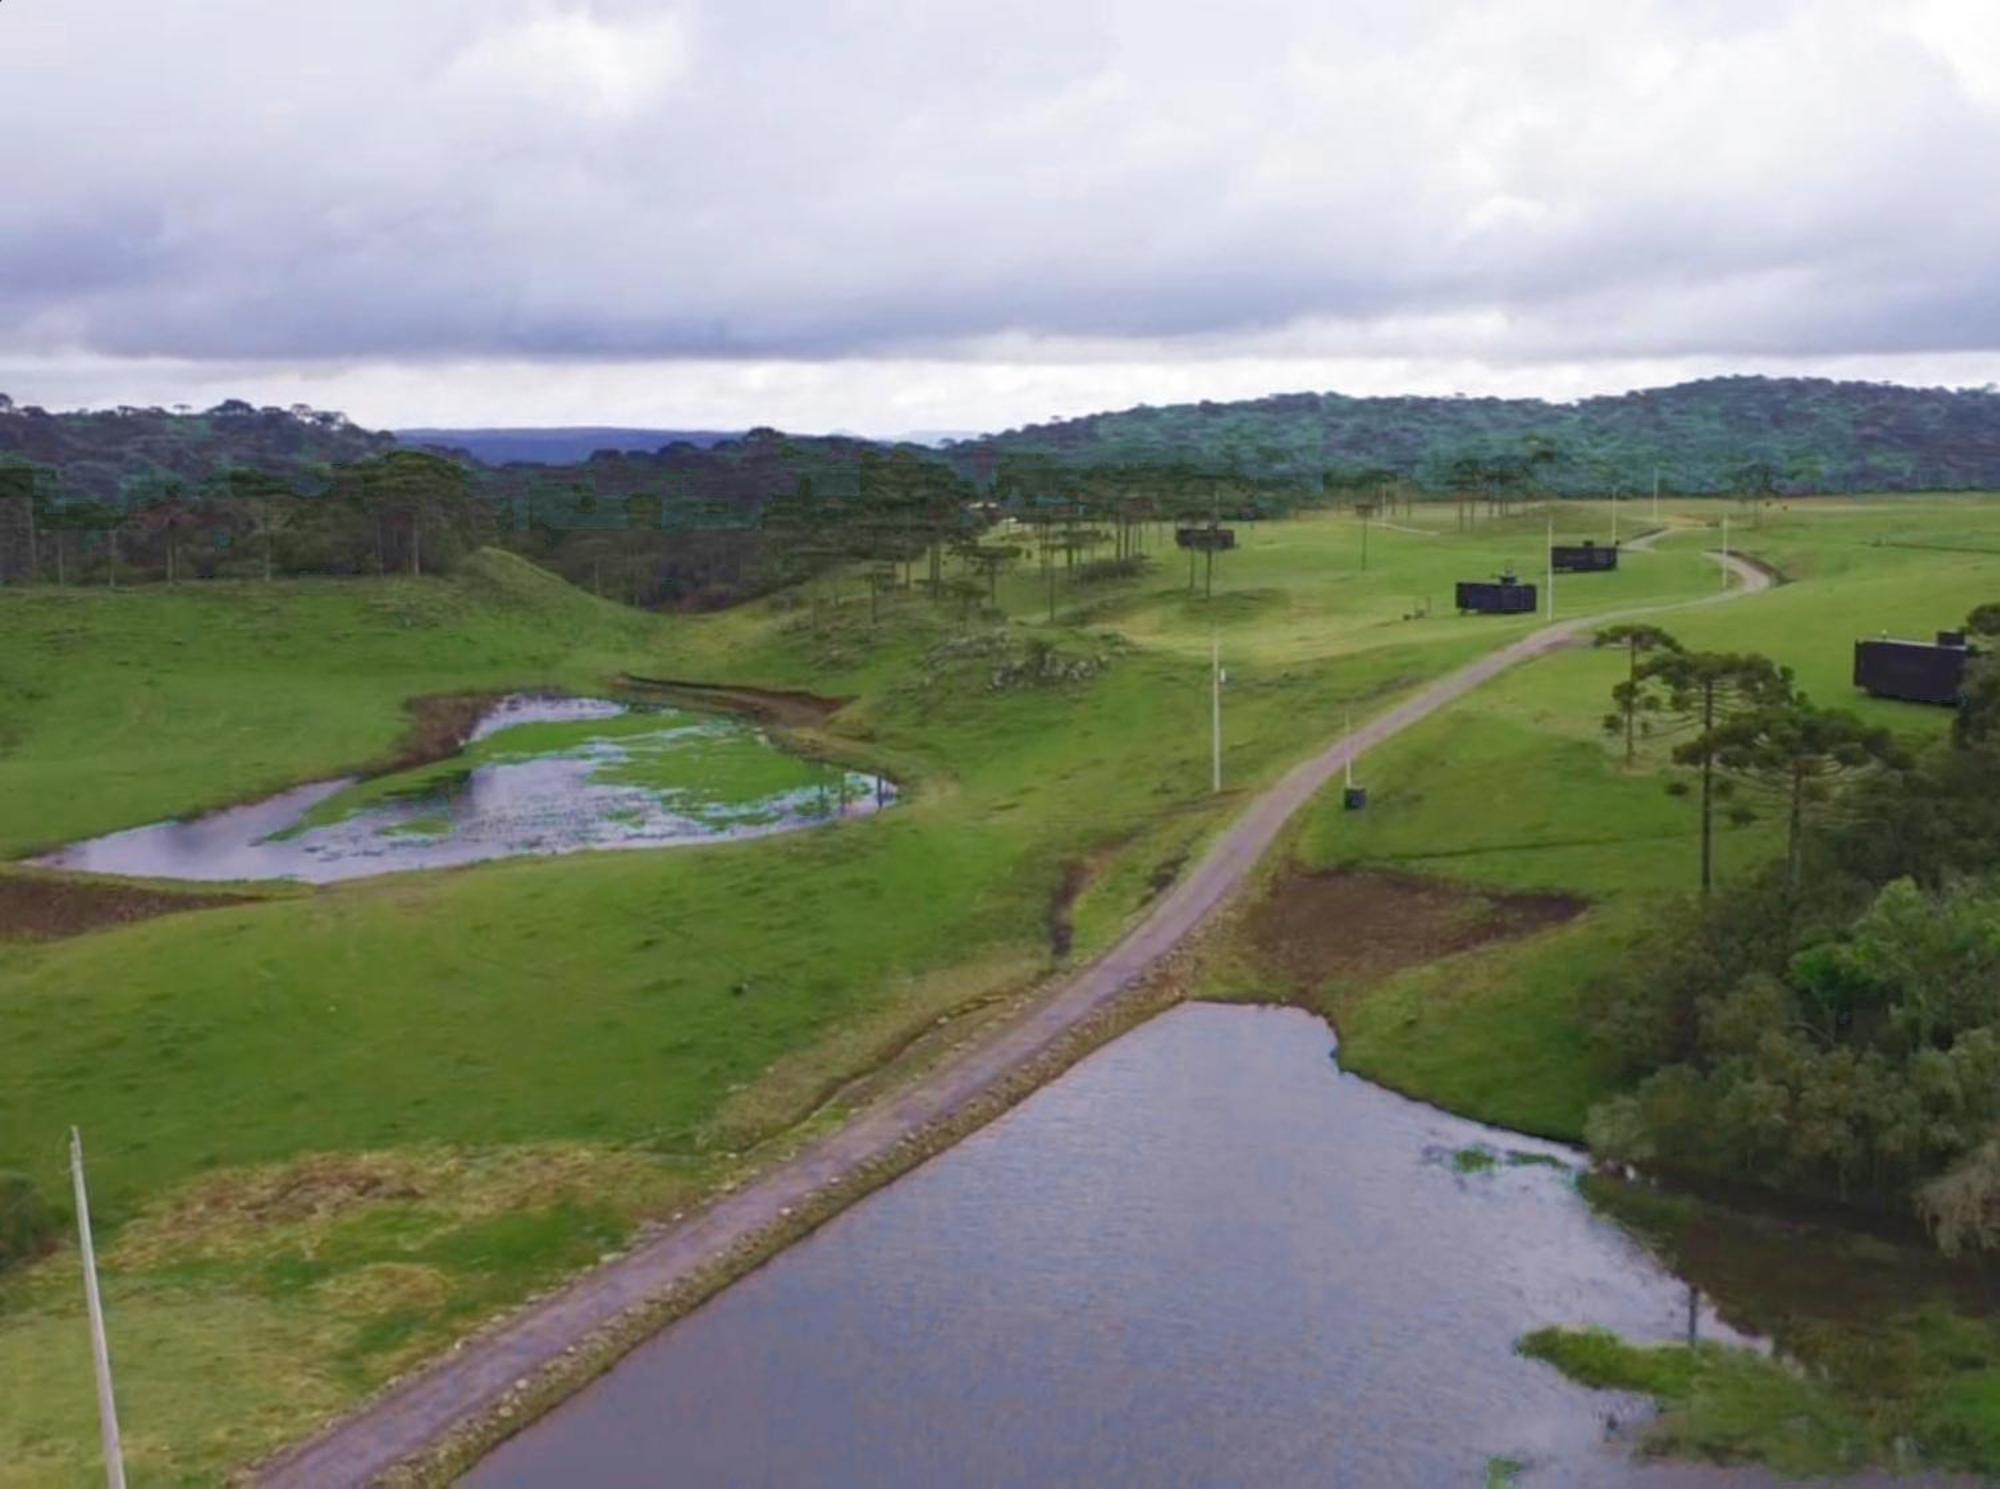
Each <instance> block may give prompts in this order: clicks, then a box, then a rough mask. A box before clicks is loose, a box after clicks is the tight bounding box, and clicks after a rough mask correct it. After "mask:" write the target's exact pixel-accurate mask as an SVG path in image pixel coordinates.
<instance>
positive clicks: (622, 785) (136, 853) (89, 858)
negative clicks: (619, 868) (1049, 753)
mask: <svg viewBox="0 0 2000 1489" xmlns="http://www.w3.org/2000/svg"><path fill="white" fill-rule="evenodd" d="M895 796H896V791H895V787H894V786H893V785H892V784H891V783H890V782H889V781H887V780H885V779H884V778H882V777H880V776H875V775H869V774H865V773H863V772H860V771H853V770H847V769H844V768H843V767H840V766H837V765H830V764H827V763H826V762H824V761H819V760H812V759H808V758H806V757H804V756H801V755H797V754H792V753H789V752H787V751H785V750H783V749H780V748H779V747H778V745H777V744H776V743H774V742H773V741H772V740H771V738H770V737H769V736H768V735H767V734H766V733H765V732H764V731H763V730H761V729H759V728H757V727H756V726H755V725H752V724H750V723H747V722H745V721H743V720H741V719H737V718H732V717H726V716H720V715H712V714H702V713H694V712H691V711H688V710H685V709H677V708H664V707H654V706H646V705H639V704H633V703H624V702H618V701H614V700H611V699H604V698H540V697H527V696H519V697H511V698H507V699H505V700H503V701H502V702H500V703H499V704H497V705H495V706H494V707H493V708H492V709H491V710H489V711H488V712H487V713H486V714H485V715H484V716H483V717H482V718H481V719H480V720H479V722H478V724H477V725H476V726H475V727H474V729H473V730H472V733H471V735H470V737H469V738H468V740H467V742H466V745H465V748H464V749H463V750H462V751H461V752H460V753H458V754H456V755H453V756H452V757H450V758H449V759H446V760H441V761H438V762H436V763H434V764H431V765H426V766H421V767H418V768H417V769H414V770H406V771H399V772H396V773H395V774H392V775H386V776H379V777H376V778H374V779H371V780H351V779H350V780H338V781H322V782H319V783H317V784H314V785H310V786H301V787H298V788H297V789H295V790H292V791H287V792H283V793H281V794H280V795H277V796H273V797H269V798H267V799H266V800H263V801H259V802H255V803H252V804H251V805H248V806H241V807H232V808H229V809H227V810H225V811H220V812H213V813H210V814H209V815H207V816H204V817H200V818H197V819H194V820H191V821H186V822H162V823H156V824H154V825H152V826H149V827H139V828H134V829H132V830H130V831H127V832H118V833H113V834H111V835H110V836H108V837H102V838H95V839H92V840H90V841H89V842H84V843H76V844H72V845H71V846H70V847H67V848H64V849H62V850H60V851H58V852H56V853H52V854H50V855H48V856H47V857H45V858H41V859H38V860H36V862H37V863H39V864H40V865H42V866H44V867H48V868H60V869H74V870H80V871H83V872H87V873H98V874H126V875H132V876H136V877H144V878H153V879H194V880H228V879H300V880H305V881H307V882H309V883H315V884H319V883H327V882H330V881H333V880H338V879H355V878H361V877H363V876H366V875H370V874H388V873H396V872H399V871H404V870H410V869H435V868H449V867H452V866H454V865H459V864H468V863H478V862H482V861H484V860H487V859H494V858H514V857H521V856H526V855H549V854H558V853H576V852H581V851H583V850H586V849H602V848H665V847H673V846H677V845H684V844H690V843H707V842H715V841H718V840H722V839H729V838H747V837H761V836H765V835H768V834H771V833H781V832H794V831H797V830H799V829H802V828H807V827H814V826H818V825H820V824H822V823H826V822H831V821H834V820H837V819H840V818H845V817H860V816H867V815H869V814H870V813H873V812H876V811H879V810H880V809H881V808H882V807H884V806H886V805H888V804H889V803H890V802H892V801H894V800H895Z"/></svg>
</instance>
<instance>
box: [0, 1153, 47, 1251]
mask: <svg viewBox="0 0 2000 1489" xmlns="http://www.w3.org/2000/svg"><path fill="white" fill-rule="evenodd" d="M55 1239H56V1217H55V1214H54V1212H53V1211H51V1210H50V1209H49V1206H48V1202H47V1201H46V1200H44V1199H43V1198H42V1195H41V1191H40V1190H38V1189H36V1188H35V1183H34V1180H32V1179H30V1178H29V1177H28V1176H27V1175H26V1174H16V1173H8V1172H6V1171H4V1170H0V1271H5V1270H6V1269H7V1268H8V1267H11V1266H13V1265H14V1264H15V1263H17V1262H24V1261H31V1260H33V1259H34V1258H35V1257H38V1256H40V1255H41V1254H42V1253H43V1252H45V1251H47V1250H48V1249H49V1248H50V1247H52V1246H53V1245H55Z"/></svg>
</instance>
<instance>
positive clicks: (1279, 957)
mask: <svg viewBox="0 0 2000 1489" xmlns="http://www.w3.org/2000/svg"><path fill="white" fill-rule="evenodd" d="M1586 903H1587V902H1586V901H1584V900H1582V899H1580V898H1578V897H1576V896H1574V895H1564V894H1510V893H1504V892H1500V891H1494V890H1478V889H1472V888H1469V887H1467V886H1465V885H1460V884H1449V883H1445V882H1444V881H1442V880H1438V879H1423V878H1419V877H1417V876H1416V875H1413V874H1393V873H1385V872H1379V871H1374V870H1353V869H1332V870H1325V871H1319V872H1313V871H1308V870H1305V869H1297V868H1293V869H1287V870H1285V871H1284V872H1283V873H1281V874H1280V875H1279V876H1278V877H1277V878H1276V879H1275V880H1274V881H1273V883H1272V885H1271V887H1270V889H1269V890H1268V891H1267V892H1266V893H1265V895H1264V896H1263V898H1261V899H1260V900H1259V901H1258V902H1257V903H1256V905H1254V906H1253V907H1252V908H1251V909H1250V911H1249V912H1248V914H1247V915H1246V916H1245V918H1244V922H1243V939H1244V941H1245V942H1246V943H1247V944H1248V945H1249V947H1250V948H1251V949H1252V950H1253V952H1254V953H1255V955H1256V956H1257V958H1258V960H1259V961H1260V962H1262V963H1264V964H1266V965H1267V966H1268V967H1269V968H1270V970H1271V971H1272V972H1274V973H1276V974H1278V975H1280V976H1282V977H1284V978H1286V979H1288V980H1289V981H1290V982H1291V983H1292V984H1293V985H1294V988H1295V990H1296V991H1297V992H1299V993H1301V994H1305V995H1307V996H1310V995H1312V994H1315V993H1317V992H1319V991H1321V990H1322V989H1324V988H1326V987H1327V986H1329V985H1330V984H1341V985H1344V986H1354V985H1358V984H1364V983H1370V982H1376V981H1379V980H1381V979H1382V978H1384V977H1387V976H1389V975H1391V974H1392V973H1396V972H1400V971H1402V970H1404V969H1405V968H1408V967H1420V966H1423V965H1425V964H1426V963H1429V962H1434V961H1436V960H1438V958H1440V957H1446V956H1452V955H1454V954H1456V953H1458V952H1461V951H1471V950H1473V949H1474V948H1475V947H1480V946H1486V945H1490V944H1491V943H1493V942H1496V941H1507V940H1512V939H1513V938H1515V937H1517V936H1526V935H1530V934H1532V933H1533V932H1535V931H1539V930H1545V929H1547V928H1548V927H1550V926H1557V925H1561V924H1562V923H1563V922H1565V921H1567V920H1571V919H1574V918H1575V917H1576V916H1577V915H1580V914H1581V913H1582V912H1583V910H1584V909H1585V906H1586Z"/></svg>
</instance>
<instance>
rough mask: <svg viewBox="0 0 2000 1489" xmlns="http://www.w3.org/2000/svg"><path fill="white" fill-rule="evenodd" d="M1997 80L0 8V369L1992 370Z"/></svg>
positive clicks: (1823, 42) (1861, 0)
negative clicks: (1644, 364)
mask: <svg viewBox="0 0 2000 1489" xmlns="http://www.w3.org/2000/svg"><path fill="white" fill-rule="evenodd" d="M1996 57H2000V22H1996V21H1995V20H1994V19H1993V18H1992V15H1991V12H1990V7H1987V6H1986V5H1984V4H1982V3H1976V0H1758V3H1743V0H1733V3H1727V4H1724V3H1721V0H1701V3H1687V0H1634V3H1631V4H1627V5H1621V6H1617V7H1606V6H1604V5H1602V4H1601V3H1598V0H1508V3H1503V4H1495V3H1491V0H1440V3H1438V4H1432V5H1424V6H1410V5H1407V4H1404V3H1391V0H1349V3H1344V4H1339V5H1328V4H1325V3H1321V0H1295V3H1294V0H1239V3H1237V4H1234V5H1231V6H1228V7H1221V6H1212V5H1196V4H1192V3H1188V4H1173V3H1167V0H1094V3H1074V0H1071V3H1058V0H1045V3H1027V0H1014V3H1004V4H993V3H989V4H981V5H979V6H963V7H957V6H935V5H927V4H922V3H918V0H904V3H896V0H845V3H840V0H836V3H831V4H826V5H817V6H802V5H797V4H795V3H783V0H707V3H700V0H688V3H685V4H679V5H658V4H640V3H636V0H634V3H613V0H600V3H594V4H586V3H581V0H572V3H561V0H431V3H427V4H424V5H420V6H412V5H408V4H406V3H397V0H345V3H343V4H342V5H340V6H337V7H320V8H317V9H310V10H302V9H300V8H299V7H294V6H274V5H270V4H269V3H268V0H191V3H187V4H180V5H160V4H157V3H153V0H148V3H145V4H140V3H137V0H69V3H65V4H62V5H55V4H46V3H43V4H26V3H22V4H14V5H8V6H6V7H5V8H4V9H0V139H4V140H6V141H7V146H6V161H7V165H6V167H5V181H6V185H5V188H4V189H0V358H4V359H6V360H7V361H8V362H10V363H12V364H14V365H20V366H28V365H32V364H34V363H36V362H37V360H38V359H39V360H41V361H43V362H51V359H62V358H68V359H70V362H71V365H79V364H78V363H77V359H78V358H83V359H88V358H92V357H96V358H109V359H145V358H174V359H181V360H182V361H184V362H185V361H191V362H194V363H197V364H199V363H215V364H218V365H220V364H241V363H246V362H249V363H256V362H262V363H294V364H309V363H331V362H340V361H343V360H345V361H356V360H360V361H368V362H373V363H384V364H398V363H403V364H408V363H426V362H430V363H435V362H438V361H440V360H442V359H470V360H474V361H477V360H481V359H488V360H507V361H510V362H529V363H532V362H535V361H537V360H576V359H584V360H588V359H614V360H616V359H657V360H666V361H674V360H682V359H690V358H694V359H718V360H728V361H748V362H755V361H758V360H760V359H762V360H772V359H778V360H797V359H805V360H814V359H835V358H877V359H880V358H897V357H906V358H907V357H921V358H928V359H932V360H943V361H952V360H960V361H974V362H976V361H979V360H980V359H982V358H984V357H987V356H990V355H991V348H992V346H993V345H994V344H995V343H996V342H1003V341H1007V340H1008V339H1010V338H1011V339H1013V340H1015V341H1017V342H1024V343H1044V344H1048V345H1051V346H1057V347H1059V346H1060V345H1061V344H1064V343H1078V344H1090V345H1093V346H1095V347H1097V348H1098V351H1099V354H1101V355H1114V354H1115V355H1117V356H1124V357H1127V358H1142V357H1173V356H1179V355H1187V356H1226V355H1235V354H1243V355H1262V354H1269V353H1272V351H1273V349H1274V348H1276V349H1277V351H1276V354H1277V355H1296V356H1318V357H1321V358H1325V357H1333V356H1355V355H1374V356H1391V357H1402V358H1416V357H1426V356H1428V357H1433V358H1444V359H1450V358H1455V357H1456V358H1466V357H1471V358H1484V359H1488V360H1491V361H1497V362H1503V363H1523V362H1537V361H1540V362H1551V361H1560V360H1562V359H1592V358H1606V357H1620V358H1637V357H1684V356H1698V355H1704V354H1709V355H1719V354H1744V355H1751V354H1757V355H1768V356H1781V357H1782V356H1812V355H1829V356H1830V355H1837V354H1846V353H1856V352H1871V353H1885V354H1888V353H1898V354H1901V353H1933V352H1934V353H1945V352H1957V351H1979V350H1988V351H1990V350H1994V349H1996V348H2000V292H1996V290H1995V288H1994V287H1993V276H1992V273H1991V270H1990V267H1989V254H1990V246H1991V244H1992V243H1993V242H1995V241H1996V239H1997V238H2000V64H1996V63H1995V62H1994V60H1993V59H1994V58H1996ZM1107 347H1108V348H1111V349H1112V352H1110V353H1107V352H1106V351H1105V348H1107ZM1120 347H1123V348H1124V350H1123V351H1122V352H1121V351H1118V350H1117V349H1118V348H1120ZM1287 348H1288V349H1289V350H1286V349H1287ZM1052 355H1056V356H1057V357H1058V358H1059V357H1060V355H1061V353H1060V352H1059V351H1058V352H1055V353H1052Z"/></svg>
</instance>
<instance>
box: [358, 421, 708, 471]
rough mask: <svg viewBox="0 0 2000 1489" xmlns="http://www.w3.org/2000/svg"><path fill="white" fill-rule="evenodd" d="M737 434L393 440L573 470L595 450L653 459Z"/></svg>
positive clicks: (479, 434) (418, 435)
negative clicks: (657, 454) (656, 453)
mask: <svg viewBox="0 0 2000 1489" xmlns="http://www.w3.org/2000/svg"><path fill="white" fill-rule="evenodd" d="M741 433H742V431H741V430H717V429H619V428H599V427H595V426H583V427H576V428H571V427H566V426H564V427H556V428H550V429H398V430H396V431H395V435H396V438H397V439H398V440H399V441H400V442H402V443H403V444H406V445H418V446H432V447H435V448H438V449H445V450H463V451H465V453H466V454H468V455H470V456H471V457H472V458H473V459H474V460H478V461H481V462H483V463H484V464H486V465H509V464H513V463H516V462H526V463H530V464H534V465H575V464H578V463H579V462H581V461H585V460H588V459H589V458H590V457H591V456H592V455H594V454H596V453H597V452H598V451H599V450H613V451H616V452H617V453H619V454H621V455H626V454H635V453H643V454H651V453H652V452H653V451H655V450H662V449H665V448H666V447H667V446H668V445H680V444H686V445H693V446H694V447H695V448H697V449H701V450H705V449H707V448H708V447H709V446H710V445H715V444H720V443H721V442H722V441H723V440H726V439H735V438H737V437H738V436H739V435H740V434H741Z"/></svg>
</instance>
